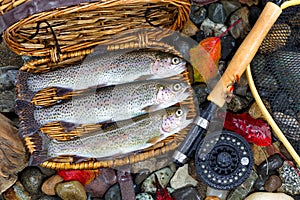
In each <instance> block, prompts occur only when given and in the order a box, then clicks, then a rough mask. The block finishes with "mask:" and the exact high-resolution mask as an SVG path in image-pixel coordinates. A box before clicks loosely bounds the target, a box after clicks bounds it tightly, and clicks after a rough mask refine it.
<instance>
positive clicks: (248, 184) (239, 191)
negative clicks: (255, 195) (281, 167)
mask: <svg viewBox="0 0 300 200" xmlns="http://www.w3.org/2000/svg"><path fill="white" fill-rule="evenodd" d="M257 178H258V175H257V173H256V172H255V171H254V170H252V172H251V174H250V176H249V177H248V178H247V180H246V181H245V182H244V183H242V185H240V186H238V187H237V188H235V189H234V190H233V191H232V192H231V193H230V194H229V195H228V198H227V199H228V200H242V199H244V198H245V197H246V196H247V195H248V194H249V192H250V191H251V189H252V187H253V185H254V183H255V181H256V180H257Z"/></svg>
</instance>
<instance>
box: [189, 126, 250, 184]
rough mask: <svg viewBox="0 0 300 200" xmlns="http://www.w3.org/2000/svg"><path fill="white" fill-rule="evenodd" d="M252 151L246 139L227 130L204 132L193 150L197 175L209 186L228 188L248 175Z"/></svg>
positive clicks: (239, 182)
mask: <svg viewBox="0 0 300 200" xmlns="http://www.w3.org/2000/svg"><path fill="white" fill-rule="evenodd" d="M253 163H254V160H253V153H252V150H251V147H250V145H249V143H248V142H247V141H246V140H245V139H244V138H243V137H241V136H240V135H238V134H236V133H233V132H230V131H220V132H213V133H210V134H208V135H207V136H206V137H205V138H204V139H203V140H202V141H201V143H200V144H199V146H198V148H197V151H196V153H195V166H196V170H197V174H198V176H199V177H200V178H201V179H202V180H203V181H204V182H205V183H206V184H207V185H208V186H210V187H212V188H216V189H220V190H230V189H233V188H235V187H237V186H239V185H241V184H242V183H243V182H244V181H245V180H246V179H247V178H248V177H249V175H250V173H251V170H252V166H253Z"/></svg>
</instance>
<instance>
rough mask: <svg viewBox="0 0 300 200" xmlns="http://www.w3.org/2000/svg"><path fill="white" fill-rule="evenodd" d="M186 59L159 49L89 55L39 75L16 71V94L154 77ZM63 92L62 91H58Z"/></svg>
mask: <svg viewBox="0 0 300 200" xmlns="http://www.w3.org/2000/svg"><path fill="white" fill-rule="evenodd" d="M185 64H186V62H185V61H184V60H183V59H181V58H179V57H178V56H174V55H172V54H169V53H165V52H160V51H132V52H127V53H124V54H113V55H110V54H105V55H97V54H91V55H89V56H87V57H86V59H85V60H84V61H83V62H82V63H81V64H78V65H73V66H69V67H64V68H59V69H56V70H54V71H50V72H47V73H42V74H33V73H28V72H24V71H20V72H19V76H18V81H19V82H18V84H17V88H18V93H19V98H20V99H21V100H27V101H30V100H31V99H32V98H33V97H34V95H35V94H36V93H37V92H38V91H40V90H42V89H45V88H50V87H56V88H58V89H60V88H63V89H64V90H61V91H64V92H70V91H73V90H81V89H87V88H90V87H95V86H101V87H104V86H109V85H116V84H121V83H127V82H132V81H136V80H153V79H159V78H167V77H171V76H174V75H177V74H180V73H181V72H183V71H184V70H185V69H186V66H185ZM60 95H62V94H60Z"/></svg>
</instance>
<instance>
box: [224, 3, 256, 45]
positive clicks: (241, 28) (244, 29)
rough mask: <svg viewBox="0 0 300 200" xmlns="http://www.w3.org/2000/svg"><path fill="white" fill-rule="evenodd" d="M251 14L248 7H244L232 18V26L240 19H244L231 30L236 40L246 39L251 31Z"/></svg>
mask: <svg viewBox="0 0 300 200" xmlns="http://www.w3.org/2000/svg"><path fill="white" fill-rule="evenodd" d="M249 14H250V11H249V9H248V8H247V7H242V8H240V9H239V10H237V11H235V12H234V13H233V14H232V15H231V16H230V19H229V24H230V25H232V24H234V23H235V22H236V21H237V20H239V19H240V18H241V19H242V21H241V22H240V23H238V24H236V25H235V26H234V27H232V28H231V29H230V33H231V35H232V36H233V37H234V38H235V39H237V38H244V37H245V36H246V35H247V34H248V33H249V31H250V30H251V26H250V24H249Z"/></svg>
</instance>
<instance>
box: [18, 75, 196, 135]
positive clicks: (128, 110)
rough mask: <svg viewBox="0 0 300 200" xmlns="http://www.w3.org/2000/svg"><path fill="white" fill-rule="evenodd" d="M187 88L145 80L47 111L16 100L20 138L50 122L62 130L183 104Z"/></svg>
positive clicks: (174, 82)
mask: <svg viewBox="0 0 300 200" xmlns="http://www.w3.org/2000/svg"><path fill="white" fill-rule="evenodd" d="M190 94H191V87H190V86H189V85H188V83H187V82H186V81H181V80H165V79H158V80H149V81H143V82H132V83H127V84H121V85H116V86H110V87H104V88H98V89H97V90H96V91H95V92H94V93H87V94H86V95H85V96H77V97H73V99H70V100H68V101H65V102H62V103H60V104H56V105H53V106H50V107H35V106H34V105H32V104H30V103H28V102H27V101H22V100H17V101H16V110H17V113H18V114H19V116H20V131H21V135H23V136H26V135H32V134H33V133H35V132H36V131H37V130H38V129H39V128H40V127H42V126H43V125H45V124H48V123H51V122H57V121H60V122H63V123H64V124H66V125H67V126H66V127H74V125H79V124H93V123H102V122H111V121H119V120H125V119H129V118H132V117H135V116H138V115H141V114H145V113H147V112H153V111H156V110H160V109H164V108H167V107H169V106H171V105H173V104H176V103H178V102H181V101H183V100H185V99H186V98H187V97H188V96H189V95H190Z"/></svg>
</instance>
